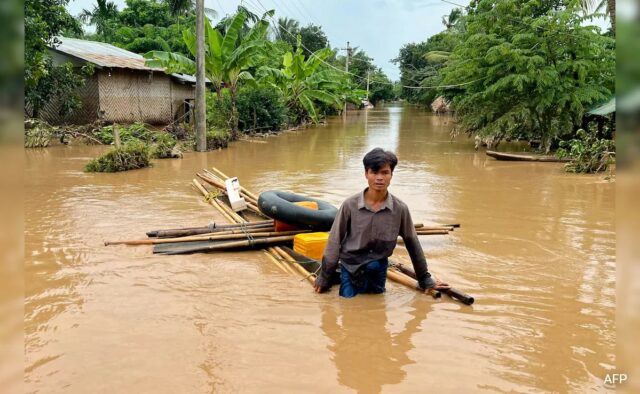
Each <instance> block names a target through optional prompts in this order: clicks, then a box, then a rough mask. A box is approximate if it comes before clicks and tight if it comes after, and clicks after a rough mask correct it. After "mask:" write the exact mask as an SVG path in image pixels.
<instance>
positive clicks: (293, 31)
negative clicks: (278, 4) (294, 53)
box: [272, 17, 300, 48]
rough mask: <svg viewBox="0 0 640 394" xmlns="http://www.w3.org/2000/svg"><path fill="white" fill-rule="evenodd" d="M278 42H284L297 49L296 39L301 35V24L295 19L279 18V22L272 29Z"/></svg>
mask: <svg viewBox="0 0 640 394" xmlns="http://www.w3.org/2000/svg"><path fill="white" fill-rule="evenodd" d="M272 30H273V36H274V38H275V40H276V41H284V42H286V43H288V44H289V46H291V48H295V46H296V37H297V36H298V34H300V22H298V21H297V20H295V19H293V18H287V17H284V18H282V17H281V18H278V22H277V23H276V25H275V26H273V27H272Z"/></svg>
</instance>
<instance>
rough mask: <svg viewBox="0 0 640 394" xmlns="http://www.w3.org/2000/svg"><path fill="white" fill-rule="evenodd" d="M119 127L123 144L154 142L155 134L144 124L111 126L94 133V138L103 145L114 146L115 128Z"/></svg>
mask: <svg viewBox="0 0 640 394" xmlns="http://www.w3.org/2000/svg"><path fill="white" fill-rule="evenodd" d="M114 126H115V127H118V132H119V133H120V141H122V143H127V142H131V141H133V140H139V141H144V142H152V141H153V138H154V134H155V133H154V132H153V131H151V130H148V129H147V128H146V127H145V126H144V123H140V122H136V123H133V124H131V125H129V126H122V125H109V126H104V127H101V128H100V129H99V130H98V131H96V132H95V133H94V137H95V138H97V139H98V140H100V141H102V143H104V144H106V145H109V144H113V127H114Z"/></svg>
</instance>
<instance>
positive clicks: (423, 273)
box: [400, 207, 436, 289]
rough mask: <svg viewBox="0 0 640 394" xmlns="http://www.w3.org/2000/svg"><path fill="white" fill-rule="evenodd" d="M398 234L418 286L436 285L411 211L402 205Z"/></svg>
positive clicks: (423, 287)
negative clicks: (411, 265)
mask: <svg viewBox="0 0 640 394" xmlns="http://www.w3.org/2000/svg"><path fill="white" fill-rule="evenodd" d="M400 236H401V237H402V239H403V240H404V245H405V246H406V248H407V252H409V257H411V263H412V264H413V270H414V271H415V273H416V278H417V279H418V286H420V288H421V289H429V288H431V287H435V286H436V281H435V280H433V278H432V277H431V274H430V273H429V270H428V267H427V259H426V258H425V257H424V252H423V251H422V245H420V241H419V240H418V234H417V233H416V229H415V227H414V226H413V220H412V219H411V213H410V212H409V208H407V207H403V210H402V218H401V221H400Z"/></svg>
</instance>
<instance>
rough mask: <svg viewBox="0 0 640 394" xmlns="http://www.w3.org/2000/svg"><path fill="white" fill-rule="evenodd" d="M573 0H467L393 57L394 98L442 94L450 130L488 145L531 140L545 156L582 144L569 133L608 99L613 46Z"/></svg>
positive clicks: (612, 77)
mask: <svg viewBox="0 0 640 394" xmlns="http://www.w3.org/2000/svg"><path fill="white" fill-rule="evenodd" d="M583 3H584V2H580V1H573V0H566V1H565V0H546V1H542V2H540V1H538V0H525V1H519V0H474V1H472V2H471V3H470V5H469V6H468V7H466V8H465V10H464V11H462V10H461V9H454V10H453V11H452V12H451V13H450V14H449V15H448V16H445V17H443V24H444V25H445V28H446V30H445V31H443V32H442V33H439V34H436V35H434V36H432V37H430V38H429V39H428V40H427V41H425V42H421V43H417V44H415V43H414V44H407V45H405V46H404V47H403V48H402V49H401V50H400V53H399V56H398V57H397V58H396V59H395V61H396V62H397V63H398V64H399V66H400V70H401V84H402V85H404V86H405V87H404V88H403V89H402V92H401V94H402V97H404V98H406V99H408V100H409V101H412V102H418V103H421V104H423V105H429V104H430V103H431V102H433V101H434V99H435V98H436V97H438V96H440V95H443V96H444V97H445V98H446V99H448V100H450V101H451V107H452V109H453V111H454V112H455V115H456V120H457V123H456V128H455V131H456V132H464V133H469V134H475V135H477V136H479V137H480V138H487V139H491V140H493V141H494V142H499V141H500V140H501V139H505V138H516V139H527V140H536V141H540V143H541V145H540V146H541V149H542V150H544V151H547V152H548V151H549V150H550V149H552V148H554V147H556V146H558V145H559V143H560V142H561V141H563V140H564V141H566V140H572V139H573V140H583V139H584V138H587V134H584V133H577V130H578V129H579V128H580V126H581V125H582V123H584V120H583V117H584V116H585V114H586V111H587V110H589V109H590V108H593V107H595V106H596V105H598V104H600V103H602V102H604V101H606V100H608V99H609V98H610V97H611V96H612V95H613V94H614V92H615V86H614V82H615V42H614V41H613V39H612V38H611V37H610V34H609V33H602V32H601V31H600V29H599V28H598V27H596V26H593V25H592V24H591V23H590V21H591V19H592V17H593V16H592V15H591V14H589V13H588V12H586V11H585V10H584V9H583V8H582V7H584V4H583ZM409 87H412V88H409ZM585 144H586V145H588V146H592V144H591V143H590V142H586V141H585ZM573 152H574V153H575V152H577V151H576V150H573Z"/></svg>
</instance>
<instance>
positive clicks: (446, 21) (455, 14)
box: [442, 8, 462, 30]
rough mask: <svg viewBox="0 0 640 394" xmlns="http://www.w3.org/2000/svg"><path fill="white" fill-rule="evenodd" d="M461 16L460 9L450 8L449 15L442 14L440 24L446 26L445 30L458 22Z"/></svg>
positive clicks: (450, 28)
mask: <svg viewBox="0 0 640 394" xmlns="http://www.w3.org/2000/svg"><path fill="white" fill-rule="evenodd" d="M461 18H462V9H461V8H454V9H452V10H451V12H450V13H449V15H444V16H443V17H442V24H443V25H444V26H445V27H446V28H447V30H452V29H453V28H454V27H456V25H457V24H458V23H459V22H460V19H461Z"/></svg>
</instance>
